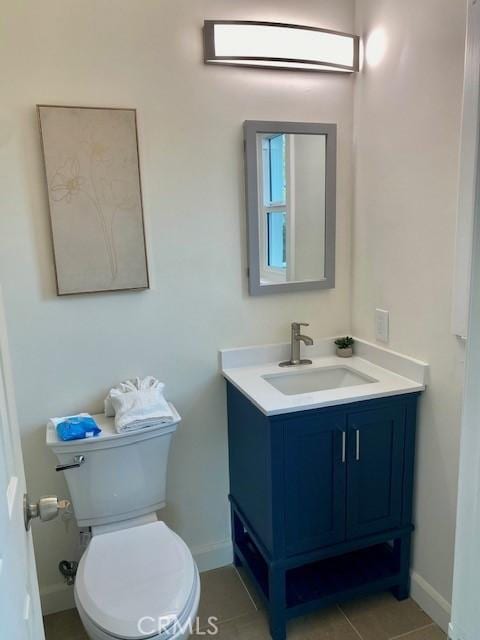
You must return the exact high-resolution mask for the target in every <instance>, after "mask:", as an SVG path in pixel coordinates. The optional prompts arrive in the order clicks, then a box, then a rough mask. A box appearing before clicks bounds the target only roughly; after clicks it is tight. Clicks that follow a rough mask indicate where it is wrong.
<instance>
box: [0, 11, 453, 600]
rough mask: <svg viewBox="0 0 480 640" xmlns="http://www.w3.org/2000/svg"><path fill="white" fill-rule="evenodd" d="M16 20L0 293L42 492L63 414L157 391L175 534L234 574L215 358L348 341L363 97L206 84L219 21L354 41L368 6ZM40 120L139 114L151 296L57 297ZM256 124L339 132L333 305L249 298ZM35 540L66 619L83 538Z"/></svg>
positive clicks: (8, 31) (313, 89) (57, 482)
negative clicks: (355, 137)
mask: <svg viewBox="0 0 480 640" xmlns="http://www.w3.org/2000/svg"><path fill="white" fill-rule="evenodd" d="M0 6H1V13H2V20H1V23H0V77H1V78H2V86H3V87H4V91H3V93H2V100H1V104H0V193H1V194H2V195H1V205H0V206H1V209H0V280H1V281H2V285H3V287H4V290H5V299H6V305H7V317H8V321H9V332H10V342H11V350H12V355H13V364H14V371H15V378H16V387H17V400H18V408H19V415H20V422H21V425H22V432H23V445H24V454H25V463H26V470H27V481H28V485H29V491H30V494H31V496H32V497H39V496H40V495H42V494H46V493H58V494H59V495H65V493H66V488H65V484H64V482H63V478H62V475H61V474H56V473H55V472H54V470H53V469H54V464H55V460H54V459H53V457H52V456H51V455H50V454H49V453H48V452H47V451H46V448H45V445H44V423H45V421H46V419H47V418H48V417H49V416H52V415H62V414H63V415H64V414H66V413H71V412H76V411H80V410H87V411H91V412H95V411H99V410H101V408H102V399H103V396H104V394H105V392H106V391H107V389H108V388H109V386H110V385H112V384H114V383H116V382H117V381H119V380H122V379H124V378H127V377H130V376H134V375H145V374H153V375H156V376H158V377H159V378H160V379H162V380H164V381H165V382H166V383H167V390H168V395H169V397H170V398H171V399H172V400H173V401H174V402H175V403H176V405H177V406H178V409H179V411H180V413H181V414H182V416H183V418H184V420H183V423H182V425H181V428H180V430H179V432H178V434H177V436H176V438H175V442H174V446H173V450H172V454H171V465H170V469H169V484H168V487H169V491H168V493H169V495H168V500H169V508H168V513H167V520H168V522H169V523H170V524H171V525H172V526H173V527H174V528H175V529H176V530H177V531H178V532H179V533H180V535H181V536H183V537H184V539H185V540H186V541H187V543H188V544H189V545H190V546H191V547H192V548H193V550H194V551H196V552H199V551H202V550H203V551H205V552H208V551H209V550H212V551H213V553H212V554H211V555H208V553H206V555H204V556H202V558H203V560H202V561H203V562H204V566H205V565H206V564H207V563H208V562H214V561H215V558H217V559H218V558H220V557H222V553H221V552H222V549H224V548H225V544H226V543H227V541H228V537H229V515H228V509H227V500H226V496H227V492H228V481H227V438H226V417H225V391H224V384H223V382H222V380H221V378H220V377H219V375H218V373H217V349H218V348H219V347H228V346H235V345H246V344H251V343H265V342H275V341H281V340H285V339H288V335H289V333H288V330H289V323H290V322H291V321H292V320H302V321H303V320H305V321H309V322H310V323H311V325H312V326H311V329H310V331H309V333H310V334H311V335H317V336H326V335H332V334H335V333H338V332H340V333H341V332H346V331H348V330H349V329H350V298H351V292H350V250H349V247H350V224H349V221H350V214H351V204H352V202H351V200H352V197H351V194H352V158H351V156H352V151H351V140H352V115H353V113H352V112H353V109H352V105H353V93H352V92H353V79H352V78H350V77H344V76H328V75H317V74H308V73H306V74H296V73H287V72H269V71H256V70H250V69H243V70H242V69H230V68H227V67H214V66H204V65H203V63H202V39H201V26H202V24H203V19H204V18H236V19H245V18H246V19H262V20H275V21H285V22H299V23H305V24H317V25H318V24H320V25H323V26H324V27H327V28H330V29H335V30H347V31H351V30H352V27H353V18H354V16H353V14H354V11H353V0H335V2H333V1H332V0H297V1H296V2H294V3H292V2H291V1H290V0H263V1H262V2H259V1H258V0H242V2H230V1H228V0H204V1H202V2H198V1H195V0H162V1H161V2H159V1H158V0H138V1H136V2H132V1H131V0H116V1H115V2H111V1H110V0H82V2H78V1H74V0H43V1H42V2H37V1H36V0H18V1H15V2H11V1H8V0H1V1H0ZM36 103H47V104H48V103H50V104H65V105H89V106H127V107H136V108H137V109H138V122H139V141H140V160H141V167H142V181H143V194H144V205H145V215H146V226H147V236H148V248H149V262H150V273H151V281H152V289H151V290H150V291H147V292H143V293H115V294H109V295H90V296H88V295H87V296H76V297H69V298H61V299H59V298H57V297H56V296H55V285H54V271H53V262H52V247H51V241H50V233H49V222H48V209H47V199H46V192H45V184H44V176H43V168H42V161H41V154H40V141H39V134H38V127H37V122H36V114H35V104H36ZM443 108H444V107H442V109H443ZM246 119H250V120H286V121H288V120H300V121H302V120H304V121H313V122H316V121H318V122H337V123H338V134H339V138H338V200H337V234H338V235H337V286H336V289H334V290H331V291H324V292H320V293H319V292H311V293H303V294H298V295H297V294H289V295H277V296H267V297H264V298H250V297H248V295H247V282H246V279H245V270H246V263H245V255H246V247H245V210H244V209H245V207H244V195H243V189H244V184H243V156H242V123H243V121H244V120H246ZM447 133H448V132H447ZM447 226H448V227H449V225H448V224H447ZM428 240H431V237H429V238H428ZM445 270H446V267H445ZM449 282H450V280H449ZM447 316H448V313H447V312H446V311H445V319H447ZM445 321H447V320H445ZM422 344H423V343H422ZM440 353H441V354H442V353H444V349H443V347H442V349H441V350H440ZM444 355H446V354H444ZM440 357H441V356H440ZM123 472H124V470H123V469H119V473H123ZM449 474H452V475H453V470H452V471H449ZM447 501H448V503H449V505H450V506H451V505H452V504H453V495H448V496H447ZM34 537H35V543H36V550H37V558H38V569H39V574H40V582H41V587H42V590H43V592H44V595H48V596H49V597H48V598H47V599H46V600H45V602H47V604H48V607H49V608H51V607H56V606H59V605H61V602H60V600H59V594H60V591H58V590H59V589H61V587H62V585H59V584H58V583H59V582H60V580H59V574H58V572H57V564H58V561H59V560H61V559H63V558H67V559H68V558H72V557H74V556H75V555H76V554H77V549H76V547H77V537H76V532H75V527H74V526H73V525H71V526H70V529H69V530H68V531H66V530H65V527H64V525H63V523H62V522H61V521H55V522H51V523H48V524H42V525H38V523H37V524H36V525H34ZM215 551H217V552H218V554H219V555H218V554H217V555H215ZM223 557H225V554H224V555H223Z"/></svg>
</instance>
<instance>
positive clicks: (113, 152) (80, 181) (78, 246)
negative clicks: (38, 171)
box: [37, 105, 148, 295]
mask: <svg viewBox="0 0 480 640" xmlns="http://www.w3.org/2000/svg"><path fill="white" fill-rule="evenodd" d="M37 112H38V115H39V122H40V131H41V136H42V151H43V155H44V161H45V172H46V178H47V189H48V197H49V206H50V221H51V231H52V239H53V253H54V258H55V267H56V268H55V275H56V279H57V293H58V295H67V294H72V293H94V292H99V291H120V290H130V289H144V288H148V265H147V255H146V250H145V230H144V226H143V208H142V193H141V184H140V163H139V157H138V137H137V120H136V113H135V110H134V109H119V108H109V107H67V106H65V107H62V106H55V105H53V106H50V105H38V106H37Z"/></svg>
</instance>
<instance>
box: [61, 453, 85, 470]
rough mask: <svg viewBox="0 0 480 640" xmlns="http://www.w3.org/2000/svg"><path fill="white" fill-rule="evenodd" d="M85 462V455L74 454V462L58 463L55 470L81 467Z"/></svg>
mask: <svg viewBox="0 0 480 640" xmlns="http://www.w3.org/2000/svg"><path fill="white" fill-rule="evenodd" d="M84 462H85V456H82V455H80V456H74V457H73V462H70V463H68V464H57V466H56V467H55V471H65V470H66V469H76V468H77V467H80V466H81V465H82V464H83V463H84Z"/></svg>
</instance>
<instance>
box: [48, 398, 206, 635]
mask: <svg viewBox="0 0 480 640" xmlns="http://www.w3.org/2000/svg"><path fill="white" fill-rule="evenodd" d="M172 410H173V411H174V415H175V420H174V422H173V423H170V424H168V425H162V426H157V427H147V428H144V429H141V430H139V431H132V432H127V433H121V434H119V433H117V432H116V430H115V427H114V423H113V419H112V418H107V417H105V416H104V415H103V414H102V415H97V416H93V417H94V418H95V420H96V422H97V424H99V426H100V427H101V429H102V432H101V434H100V435H99V436H97V437H95V438H87V439H85V440H72V441H69V442H62V441H61V440H59V439H58V437H57V434H56V431H55V429H54V428H53V426H51V425H50V426H48V427H47V445H48V447H49V448H50V449H51V450H52V451H53V452H54V454H55V455H56V457H57V459H58V461H59V464H60V465H61V466H62V467H67V468H64V469H63V471H64V473H65V478H66V481H67V484H68V488H69V491H70V496H71V499H72V506H73V510H74V513H75V519H76V521H77V524H78V526H79V527H81V528H87V527H88V528H90V531H91V540H90V542H89V544H88V547H87V549H86V551H85V553H84V554H83V556H82V558H81V560H80V562H79V565H78V571H77V576H76V580H75V588H74V595H75V603H76V606H77V609H78V612H79V615H80V618H81V620H82V623H83V626H84V627H85V630H86V632H87V634H88V636H89V637H90V638H91V640H118V639H119V638H121V639H123V640H137V639H140V638H151V639H152V640H157V639H158V640H167V639H168V640H184V639H185V638H188V636H189V635H190V634H191V633H192V630H194V629H195V620H196V615H197V611H198V603H199V599H200V579H199V575H198V570H197V567H196V564H195V561H194V559H193V557H192V554H191V553H190V550H189V549H188V547H187V545H186V544H185V542H184V541H183V540H182V539H181V538H180V537H179V536H178V535H177V534H176V533H174V532H173V531H172V530H171V529H170V528H169V527H168V526H167V525H166V524H165V523H164V522H161V521H160V520H158V518H157V515H156V512H157V511H158V510H160V509H162V508H163V507H164V506H165V493H166V491H165V490H166V475H167V462H168V453H169V449H170V442H171V439H172V436H173V434H174V432H175V431H176V429H177V425H178V423H179V422H180V416H179V415H178V413H177V412H176V410H175V408H174V407H173V405H172ZM68 467H70V468H68Z"/></svg>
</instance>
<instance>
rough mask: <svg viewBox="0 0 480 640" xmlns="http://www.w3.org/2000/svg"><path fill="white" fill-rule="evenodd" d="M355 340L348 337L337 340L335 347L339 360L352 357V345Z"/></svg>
mask: <svg viewBox="0 0 480 640" xmlns="http://www.w3.org/2000/svg"><path fill="white" fill-rule="evenodd" d="M354 342H355V340H354V339H353V338H351V337H350V336H345V337H344V338H337V339H336V340H335V344H336V345H337V356H339V357H340V358H351V357H352V355H353V343H354Z"/></svg>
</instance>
